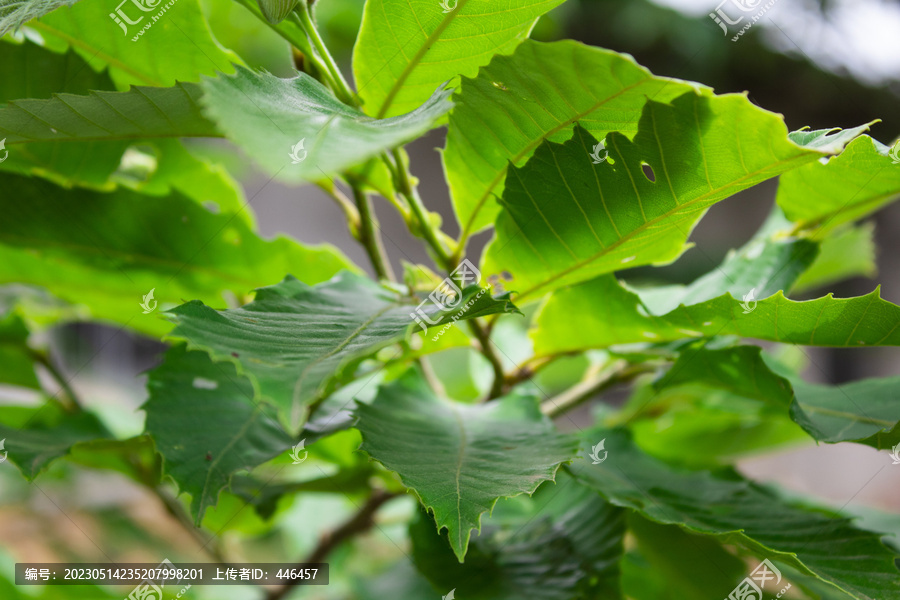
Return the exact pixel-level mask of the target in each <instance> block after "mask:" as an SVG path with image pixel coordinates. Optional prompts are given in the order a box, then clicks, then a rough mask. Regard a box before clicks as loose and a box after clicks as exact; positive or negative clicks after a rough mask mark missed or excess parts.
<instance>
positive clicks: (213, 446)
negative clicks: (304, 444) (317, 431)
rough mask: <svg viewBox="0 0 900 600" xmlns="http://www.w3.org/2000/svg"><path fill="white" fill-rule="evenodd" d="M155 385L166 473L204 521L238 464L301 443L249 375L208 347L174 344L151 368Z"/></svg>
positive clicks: (152, 425)
mask: <svg viewBox="0 0 900 600" xmlns="http://www.w3.org/2000/svg"><path fill="white" fill-rule="evenodd" d="M147 389H148V391H149V395H150V397H149V399H148V400H147V402H146V403H145V404H144V405H143V407H142V408H143V410H144V411H146V413H147V424H146V431H147V433H149V434H150V435H152V436H153V440H154V442H155V443H156V449H157V451H158V452H159V453H160V454H162V456H163V459H164V462H163V471H164V473H165V474H167V475H169V476H171V477H172V478H173V479H174V480H175V481H176V483H178V487H179V489H180V490H181V491H182V492H187V493H188V494H190V495H191V512H192V514H193V516H194V520H195V521H196V523H197V524H198V525H199V523H200V521H201V520H202V519H203V515H204V513H205V512H206V509H207V508H208V507H212V506H215V505H216V502H217V500H218V497H219V492H220V491H221V490H222V489H224V488H225V487H226V486H228V485H229V483H230V481H231V476H232V475H233V474H234V473H235V472H237V471H241V470H251V469H253V468H254V467H256V466H258V465H260V464H262V463H264V462H266V461H268V460H270V459H272V458H274V457H275V456H278V455H279V454H281V453H282V452H284V451H285V450H288V449H290V448H291V446H292V445H293V444H294V441H293V440H292V439H291V437H290V436H289V435H288V434H287V433H285V432H284V430H283V429H282V428H281V427H280V426H279V425H278V422H277V420H276V419H275V418H274V417H273V416H271V415H270V414H269V413H270V412H272V409H271V407H266V406H265V405H261V404H257V403H256V402H255V401H254V399H253V386H252V385H251V384H250V382H249V381H248V380H247V378H246V377H243V376H241V375H240V374H238V373H237V371H236V369H235V367H234V365H232V364H228V363H214V362H212V361H211V360H210V359H209V356H208V355H207V354H206V353H205V352H189V351H187V350H185V348H184V346H183V345H179V346H175V347H174V348H172V349H170V350H169V351H168V352H167V353H166V357H165V362H164V363H163V364H162V365H160V366H159V367H157V368H156V369H154V370H153V371H151V372H150V374H149V376H148V379H147ZM211 424H212V426H211Z"/></svg>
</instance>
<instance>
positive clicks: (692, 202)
mask: <svg viewBox="0 0 900 600" xmlns="http://www.w3.org/2000/svg"><path fill="white" fill-rule="evenodd" d="M814 158H815V157H814V156H811V155H807V154H798V155H796V156H793V157H791V158H789V159H786V160H780V161H778V162H775V163H771V164H768V165H766V167H765V168H764V169H759V170H756V171H753V172H748V173H747V174H746V175H744V176H742V177H740V178H739V179H736V180H734V181H733V182H731V183H730V184H728V185H726V186H724V187H719V188H715V189H711V190H709V191H708V192H706V193H705V194H702V195H700V196H698V197H696V198H694V199H693V200H689V201H688V202H685V203H684V204H678V205H677V206H676V207H675V208H674V209H672V210H670V211H667V212H665V213H663V214H662V215H660V216H658V217H654V218H653V219H651V220H649V221H645V222H644V224H643V225H641V226H640V227H638V228H637V229H635V230H634V231H632V232H630V233H628V234H627V235H626V236H625V237H623V238H621V239H619V240H616V241H615V242H613V243H612V244H610V245H609V246H607V247H606V248H603V249H602V250H601V251H600V252H598V253H596V254H594V255H593V256H590V257H588V258H586V259H584V260H582V261H580V262H578V263H576V264H574V265H572V266H571V267H567V268H565V269H563V270H562V271H559V272H557V273H554V274H553V277H552V278H550V279H546V280H544V281H542V282H541V283H539V284H537V285H535V286H532V287H531V288H529V289H527V290H525V291H524V292H522V293H521V294H519V295H518V296H516V299H517V300H522V299H523V298H525V297H527V296H528V295H529V294H532V293H533V292H534V291H535V290H539V289H541V288H542V287H544V286H545V285H548V284H549V283H551V282H553V281H555V280H557V279H559V278H561V277H564V276H566V275H568V274H569V273H572V272H574V271H577V270H578V269H581V268H582V267H584V266H585V265H588V264H590V263H592V262H594V261H595V260H597V259H598V258H602V257H603V256H605V255H606V254H609V253H610V251H612V250H615V249H616V248H618V247H619V246H621V245H622V244H623V243H625V242H627V241H629V240H630V239H631V238H632V237H634V236H636V235H637V234H639V233H642V232H643V231H644V230H646V229H648V227H649V226H650V225H655V224H656V223H657V222H659V221H661V220H664V219H668V218H670V217H672V216H673V215H674V214H676V213H679V212H682V210H684V209H687V208H690V207H691V206H693V205H695V204H697V203H699V202H703V201H704V200H706V199H707V198H709V197H710V196H713V195H716V194H718V193H720V192H723V191H727V190H728V189H730V188H734V187H737V186H739V185H740V184H741V183H743V182H744V181H746V180H747V179H751V178H753V177H756V176H757V175H759V174H761V173H762V172H764V171H767V170H769V169H772V168H773V167H778V166H781V165H785V164H789V163H791V162H794V161H797V160H806V161H807V162H809V161H810V160H813V159H814ZM704 162H705V161H704ZM563 178H565V174H563ZM676 201H677V200H676ZM520 229H521V228H520ZM551 229H552V228H551Z"/></svg>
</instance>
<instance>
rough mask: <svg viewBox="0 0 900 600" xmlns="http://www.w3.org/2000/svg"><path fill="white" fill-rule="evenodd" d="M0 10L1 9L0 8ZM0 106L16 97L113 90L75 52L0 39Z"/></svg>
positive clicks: (106, 79)
mask: <svg viewBox="0 0 900 600" xmlns="http://www.w3.org/2000/svg"><path fill="white" fill-rule="evenodd" d="M0 10H2V9H0ZM0 51H2V53H3V61H2V62H0V104H5V103H6V102H9V101H10V100H17V99H19V98H49V97H50V96H51V95H53V94H54V93H57V92H68V93H70V94H86V93H88V92H89V91H90V90H113V89H115V88H114V87H113V82H112V79H110V78H109V74H108V73H107V72H106V71H104V70H101V71H99V72H98V71H95V70H94V69H92V68H90V66H89V65H88V63H87V62H85V60H84V59H83V58H81V56H79V55H78V54H77V53H76V52H75V51H73V50H69V51H68V52H63V53H58V52H52V51H50V50H48V49H47V48H45V47H43V46H39V45H37V44H36V43H34V42H32V41H30V40H28V39H25V40H24V41H22V42H18V41H16V40H15V39H13V38H10V37H5V38H2V39H0Z"/></svg>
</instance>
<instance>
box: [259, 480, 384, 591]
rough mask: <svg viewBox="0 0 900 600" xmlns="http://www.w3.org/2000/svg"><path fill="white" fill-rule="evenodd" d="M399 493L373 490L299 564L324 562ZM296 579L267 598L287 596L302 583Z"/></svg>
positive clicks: (373, 518) (372, 520)
mask: <svg viewBox="0 0 900 600" xmlns="http://www.w3.org/2000/svg"><path fill="white" fill-rule="evenodd" d="M397 495H398V494H396V493H390V492H385V491H382V490H376V491H375V492H373V493H372V495H371V496H370V497H369V499H368V500H367V501H366V503H365V504H364V505H363V506H362V507H361V508H360V509H359V511H358V512H357V513H356V514H355V515H353V516H352V517H350V518H349V519H348V520H347V521H345V522H344V523H343V524H342V525H341V526H340V527H338V528H337V529H335V530H334V531H331V532H329V533H326V534H325V535H323V536H322V538H321V539H320V540H319V544H318V545H317V546H316V547H315V548H314V549H313V551H312V552H311V553H310V554H309V555H308V556H307V557H306V558H304V559H303V560H302V561H300V563H298V564H308V563H319V562H323V561H324V560H325V559H326V558H327V557H328V555H329V554H330V553H331V551H332V550H334V549H335V548H337V547H338V546H340V545H341V544H342V543H343V542H345V541H347V540H348V539H350V538H352V537H354V536H355V535H357V534H360V533H363V532H365V531H368V530H369V529H371V528H372V526H373V525H375V513H376V512H378V509H379V508H381V505H382V504H384V503H385V502H387V501H388V500H390V499H391V498H395V497H396V496H397ZM294 581H295V580H291V582H290V583H287V584H285V585H283V586H281V587H280V588H278V589H276V590H273V591H271V592H269V594H268V596H266V600H281V599H282V598H284V597H285V596H287V595H288V594H289V593H290V592H291V590H293V589H294V586H295V585H297V584H298V583H300V580H296V583H294Z"/></svg>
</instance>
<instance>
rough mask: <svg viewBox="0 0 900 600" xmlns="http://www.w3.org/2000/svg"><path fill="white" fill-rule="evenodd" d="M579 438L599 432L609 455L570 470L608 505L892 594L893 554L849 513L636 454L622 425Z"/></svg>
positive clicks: (826, 577)
mask: <svg viewBox="0 0 900 600" xmlns="http://www.w3.org/2000/svg"><path fill="white" fill-rule="evenodd" d="M588 436H589V439H588ZM585 439H586V440H587V441H586V445H585V446H586V447H587V448H589V447H590V445H591V444H592V443H596V441H597V440H600V439H606V449H607V451H608V452H609V456H608V460H606V461H605V462H603V463H601V464H598V465H585V466H584V467H583V468H579V469H578V470H577V472H576V477H577V479H578V480H579V481H581V482H583V483H584V484H585V485H587V486H589V487H591V488H593V489H595V490H596V491H598V492H599V493H600V494H601V495H602V496H603V497H605V498H606V499H607V500H609V502H611V503H612V504H614V505H617V506H622V507H626V508H631V509H633V510H636V511H637V512H638V513H639V514H641V515H642V516H644V517H646V518H648V519H650V520H652V521H655V522H657V523H662V524H668V525H678V526H679V527H681V528H682V529H684V530H685V531H687V532H689V533H701V534H706V535H712V536H715V537H716V538H717V539H719V540H720V541H722V542H723V543H725V544H738V545H740V546H743V547H745V548H747V549H748V550H750V551H751V552H753V553H754V554H755V555H757V556H759V557H760V558H768V559H770V560H778V561H783V562H785V563H788V564H791V565H794V566H796V567H798V568H799V569H801V570H803V571H805V572H809V573H811V574H813V575H815V576H816V577H818V578H819V579H821V580H822V581H825V582H828V583H830V584H832V585H833V586H835V587H837V588H839V589H841V590H844V591H845V592H847V593H848V594H850V595H851V596H852V597H854V598H858V599H860V600H875V599H879V600H897V599H898V598H900V585H898V584H900V571H898V570H897V567H896V566H895V564H894V560H895V559H896V558H897V556H896V555H895V554H894V553H893V552H891V551H890V550H888V548H886V547H885V546H884V544H882V542H881V541H880V539H879V535H878V534H875V533H872V532H868V531H865V530H862V529H857V528H856V527H854V526H853V525H852V524H851V521H850V520H849V519H845V518H841V517H839V516H838V515H835V514H831V513H826V512H824V511H811V510H806V509H801V508H797V507H794V506H792V505H790V504H787V503H786V502H784V501H783V500H781V499H779V498H778V497H776V496H775V495H774V494H772V493H771V492H769V491H767V490H765V489H764V488H762V487H760V486H758V485H755V484H753V483H752V482H750V481H747V480H744V479H742V478H740V477H739V476H738V475H737V474H736V473H733V472H732V473H728V474H726V475H721V476H719V475H714V474H712V473H710V472H708V471H693V472H692V471H683V470H678V469H675V468H672V467H669V466H667V465H666V464H665V463H663V462H660V461H658V460H656V459H653V458H650V457H649V456H647V455H645V454H643V453H642V452H641V451H640V450H639V449H638V448H637V447H636V446H635V445H634V444H633V442H632V441H631V440H630V439H629V434H628V433H627V432H626V431H624V430H594V431H591V432H590V433H589V434H587V435H586V436H585ZM737 583H738V582H737V581H736V582H735V585H736V584H737Z"/></svg>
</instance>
